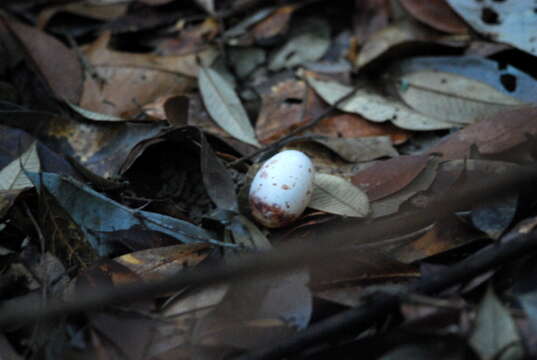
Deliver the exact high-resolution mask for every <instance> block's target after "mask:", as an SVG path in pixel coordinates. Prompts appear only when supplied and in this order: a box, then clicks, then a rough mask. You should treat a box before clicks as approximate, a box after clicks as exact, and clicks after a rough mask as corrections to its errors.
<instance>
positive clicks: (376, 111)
mask: <svg viewBox="0 0 537 360" xmlns="http://www.w3.org/2000/svg"><path fill="white" fill-rule="evenodd" d="M307 81H308V84H309V85H310V86H311V87H312V88H313V89H314V90H315V92H317V94H319V96H320V97H322V98H323V99H324V100H325V101H326V102H327V103H329V104H330V105H333V104H335V103H336V102H337V101H338V100H340V99H342V98H344V97H345V96H346V95H348V94H349V93H350V92H351V91H353V88H352V87H349V86H346V85H343V84H339V83H337V82H333V81H320V80H316V79H314V78H313V77H311V76H308V77H307ZM357 87H358V90H357V91H356V92H355V93H354V95H353V96H351V97H350V98H349V99H348V100H346V101H344V102H343V103H341V104H340V105H339V106H338V108H339V109H340V110H342V111H346V112H350V113H356V114H359V115H362V116H363V117H365V118H366V119H368V120H371V121H375V122H384V121H388V120H390V121H391V122H392V123H393V124H394V125H396V126H398V127H400V128H403V129H408V130H439V129H450V128H453V127H455V126H456V124H454V123H449V122H446V121H442V120H439V119H435V118H433V117H430V116H427V115H423V114H420V113H418V112H416V111H414V110H412V109H411V108H409V107H408V106H406V105H405V104H403V103H402V102H400V101H398V100H396V99H390V98H387V97H385V96H383V95H381V94H379V93H377V92H376V91H374V90H371V89H368V88H367V87H364V86H359V85H357Z"/></svg>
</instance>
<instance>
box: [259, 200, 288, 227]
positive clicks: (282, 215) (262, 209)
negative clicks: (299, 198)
mask: <svg viewBox="0 0 537 360" xmlns="http://www.w3.org/2000/svg"><path fill="white" fill-rule="evenodd" d="M286 205H287V203H286ZM250 207H251V209H252V216H253V217H254V218H255V219H256V220H257V221H259V222H260V223H261V224H263V225H265V226H266V227H269V228H277V227H281V226H286V225H289V224H290V223H292V222H293V221H294V220H295V219H296V216H292V215H291V214H289V213H288V212H286V211H285V210H283V209H282V208H281V207H280V206H278V204H275V203H273V204H268V203H266V202H265V201H263V200H261V199H260V198H258V197H256V196H251V197H250Z"/></svg>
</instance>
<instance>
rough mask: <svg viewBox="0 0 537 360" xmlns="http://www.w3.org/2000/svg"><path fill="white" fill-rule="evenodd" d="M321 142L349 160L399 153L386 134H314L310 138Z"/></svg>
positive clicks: (394, 155)
mask: <svg viewBox="0 0 537 360" xmlns="http://www.w3.org/2000/svg"><path fill="white" fill-rule="evenodd" d="M312 140H313V141H315V142H318V143H321V144H323V145H324V146H326V147H327V148H329V149H330V150H332V151H333V152H335V153H336V154H338V155H339V156H340V157H341V158H342V159H344V160H347V161H349V162H364V161H371V160H375V159H378V158H381V157H396V156H398V155H399V154H398V153H397V150H395V148H394V147H393V146H392V143H391V140H390V138H389V137H387V136H370V137H363V138H332V137H328V136H316V137H314V138H313V139H312Z"/></svg>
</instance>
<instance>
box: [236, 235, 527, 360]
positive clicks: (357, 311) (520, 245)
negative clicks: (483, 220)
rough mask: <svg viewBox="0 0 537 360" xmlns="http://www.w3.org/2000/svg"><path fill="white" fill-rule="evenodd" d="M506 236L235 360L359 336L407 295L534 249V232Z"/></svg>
mask: <svg viewBox="0 0 537 360" xmlns="http://www.w3.org/2000/svg"><path fill="white" fill-rule="evenodd" d="M510 237H511V239H509V241H506V242H503V243H501V244H500V245H496V244H492V245H489V246H488V247H487V248H486V249H484V250H483V251H481V252H479V253H477V254H475V255H474V256H471V257H469V258H467V259H465V260H463V261H461V262H460V263H458V264H455V265H453V266H451V267H450V268H447V269H446V270H444V271H439V272H438V273H437V274H433V276H429V277H425V278H422V279H420V280H417V281H416V282H414V283H411V284H410V285H409V286H407V287H406V289H405V290H403V291H401V293H400V294H384V293H381V294H379V296H378V298H377V299H376V300H375V301H372V302H370V303H367V304H365V305H362V306H358V307H356V308H353V309H351V310H348V311H345V312H343V313H340V314H337V315H334V316H332V317H329V318H328V319H325V320H323V321H321V322H319V323H317V324H315V325H313V326H311V327H310V328H308V329H306V330H304V331H301V332H299V333H297V334H296V335H295V336H292V337H289V338H287V339H286V340H284V341H282V342H281V343H279V344H277V345H271V346H269V347H266V348H264V349H260V350H257V351H254V352H251V353H248V354H246V355H243V356H241V357H239V358H238V360H246V359H248V360H270V359H280V358H284V357H287V356H289V355H292V354H295V353H297V352H300V351H302V350H304V349H306V348H308V347H309V346H312V345H319V343H320V342H326V341H328V340H331V339H334V338H335V337H337V336H338V335H339V334H341V333H342V332H345V331H352V332H354V333H356V334H359V333H360V332H362V331H364V330H366V329H367V328H369V327H371V326H372V325H373V324H374V323H375V322H376V321H379V320H382V319H384V318H385V317H386V315H388V314H390V313H391V312H393V311H394V310H396V309H397V307H398V306H399V304H400V302H401V301H402V300H404V299H405V297H406V296H407V294H409V293H418V294H423V295H432V294H435V293H438V292H440V291H442V290H444V289H447V288H450V287H451V286H453V285H457V284H459V283H461V282H464V281H467V280H470V279H472V278H473V277H475V276H477V275H479V274H481V273H483V272H486V271H488V270H491V269H493V268H495V267H497V266H500V265H502V264H504V263H506V262H509V261H511V260H514V259H518V258H520V257H521V256H523V255H526V254H528V252H533V251H536V250H537V241H536V240H537V234H535V233H534V232H532V233H530V234H520V233H519V234H517V235H516V236H514V235H511V236H510Z"/></svg>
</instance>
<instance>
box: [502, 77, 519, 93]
mask: <svg viewBox="0 0 537 360" xmlns="http://www.w3.org/2000/svg"><path fill="white" fill-rule="evenodd" d="M500 81H501V83H502V85H503V87H504V88H505V90H507V91H509V92H513V91H515V90H516V77H515V76H513V75H511V74H503V75H502V76H500Z"/></svg>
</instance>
